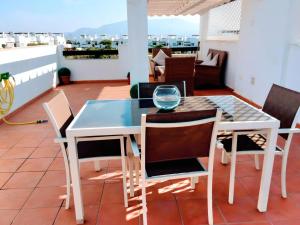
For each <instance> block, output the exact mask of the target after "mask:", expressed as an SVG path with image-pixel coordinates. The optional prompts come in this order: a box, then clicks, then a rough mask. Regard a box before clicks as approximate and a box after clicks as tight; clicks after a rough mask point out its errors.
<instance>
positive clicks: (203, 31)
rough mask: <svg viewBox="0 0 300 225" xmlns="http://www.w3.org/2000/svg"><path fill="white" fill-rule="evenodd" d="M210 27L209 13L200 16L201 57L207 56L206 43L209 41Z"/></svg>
mask: <svg viewBox="0 0 300 225" xmlns="http://www.w3.org/2000/svg"><path fill="white" fill-rule="evenodd" d="M208 25H209V11H207V12H206V13H204V14H202V15H201V16H200V55H201V56H202V57H204V56H205V55H206V53H207V52H206V51H205V48H204V46H205V41H206V40H207V34H208Z"/></svg>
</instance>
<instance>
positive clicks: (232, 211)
mask: <svg viewBox="0 0 300 225" xmlns="http://www.w3.org/2000/svg"><path fill="white" fill-rule="evenodd" d="M60 89H63V90H64V91H65V93H66V95H67V97H68V98H69V100H70V103H71V107H72V109H74V111H75V112H78V111H79V109H80V108H81V106H82V105H83V104H84V102H85V100H86V99H122V98H128V97H129V94H128V93H129V85H127V84H125V83H124V82H123V83H105V84H103V83H89V84H72V85H69V86H63V87H59V88H56V89H54V90H52V91H51V92H48V93H47V94H45V95H43V96H42V97H40V98H38V99H37V100H35V101H34V102H33V103H31V104H29V105H27V106H26V107H25V108H23V109H22V110H21V111H19V112H17V113H16V114H15V115H14V116H13V117H12V118H10V119H11V120H13V121H27V120H34V119H36V118H46V117H47V115H46V113H45V112H44V110H43V109H42V107H41V104H42V103H43V102H45V101H48V100H50V99H51V98H52V97H53V96H54V95H55V94H56V93H57V92H58V91H59V90H60ZM195 94H196V95H213V94H217V95H220V94H232V93H231V92H230V91H229V90H211V91H197V92H195ZM41 130H42V131H43V132H41ZM0 133H1V137H0V188H1V190H0V215H1V216H0V224H1V225H8V224H13V225H21V224H22V225H23V224H24V225H25V224H26V225H27V224H28V225H29V224H30V225H41V224H43V225H51V224H55V225H58V224H61V225H69V224H76V220H75V216H74V206H73V203H71V209H69V210H65V209H64V203H65V171H64V164H63V158H62V155H61V153H60V148H59V146H58V145H57V144H55V143H54V142H53V139H54V137H55V133H54V132H53V128H52V126H51V124H50V123H47V124H41V125H28V126H9V125H5V124H2V125H1V126H0ZM299 143H300V136H299V135H296V136H295V137H294V139H293V144H292V147H291V152H290V159H289V164H288V171H287V174H288V175H287V186H288V192H289V196H288V198H287V199H283V198H281V196H280V193H281V191H280V168H281V159H280V158H276V159H275V165H274V172H273V178H272V184H271V192H270V200H269V201H270V202H269V209H268V212H266V213H260V212H258V211H257V210H256V209H255V204H256V201H257V194H258V190H259V179H260V171H257V170H256V169H255V167H254V166H253V159H252V158H251V157H249V156H244V157H238V163H237V182H236V201H235V203H234V204H233V205H229V204H228V203H227V193H228V182H229V179H228V177H229V172H230V167H229V166H223V165H222V164H221V163H220V157H221V151H217V154H216V159H215V160H216V162H215V169H214V170H215V171H214V173H215V174H214V189H213V195H214V219H215V224H224V225H225V224H226V225H233V224H235V225H237V224H251V225H252V224H253V225H254V224H255V225H259V224H264V225H288V224H297V223H298V221H299V220H300V215H299V210H300V204H299V198H300V188H299V186H300V183H299V182H300V176H299V175H297V174H298V173H299V172H300V167H299V164H298V161H299V159H300V151H299V150H300V149H299V148H300V145H299ZM101 166H102V171H101V172H95V171H94V170H93V164H92V163H85V164H83V165H82V166H81V179H82V185H83V187H82V189H83V198H84V204H85V205H86V207H85V213H86V223H85V224H89V225H96V224H97V225H106V224H107V225H112V224H116V225H117V224H118V225H119V224H136V225H137V224H140V225H141V224H142V217H141V199H140V196H139V195H137V196H136V197H134V198H131V199H130V200H129V207H128V208H127V209H125V208H124V206H123V203H122V202H123V197H122V179H121V174H122V171H121V164H120V163H119V162H116V161H106V162H102V164H101ZM205 183H206V179H200V182H199V184H197V185H196V189H195V190H192V189H190V184H189V180H188V179H181V180H175V181H172V182H170V181H168V182H163V183H161V184H159V185H155V186H153V187H149V188H148V190H147V201H148V207H149V216H148V220H149V224H154V225H156V224H165V225H166V224H170V225H171V224H172V225H174V224H178V225H179V224H180V225H183V224H185V225H191V224H207V216H206V197H205V196H206V185H205ZM137 192H138V193H139V190H138V189H137ZM162 221H163V222H162Z"/></svg>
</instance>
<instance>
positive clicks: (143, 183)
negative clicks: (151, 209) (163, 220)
mask: <svg viewBox="0 0 300 225" xmlns="http://www.w3.org/2000/svg"><path fill="white" fill-rule="evenodd" d="M142 207H143V225H147V222H148V221H147V202H146V182H145V180H144V179H142Z"/></svg>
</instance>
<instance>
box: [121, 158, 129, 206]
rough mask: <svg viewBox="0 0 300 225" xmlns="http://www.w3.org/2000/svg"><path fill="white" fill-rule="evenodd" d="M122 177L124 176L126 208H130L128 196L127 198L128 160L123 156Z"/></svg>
mask: <svg viewBox="0 0 300 225" xmlns="http://www.w3.org/2000/svg"><path fill="white" fill-rule="evenodd" d="M121 160H122V175H123V192H124V205H125V208H127V207H128V196H127V183H126V176H127V169H126V158H125V157H124V156H122V159H121Z"/></svg>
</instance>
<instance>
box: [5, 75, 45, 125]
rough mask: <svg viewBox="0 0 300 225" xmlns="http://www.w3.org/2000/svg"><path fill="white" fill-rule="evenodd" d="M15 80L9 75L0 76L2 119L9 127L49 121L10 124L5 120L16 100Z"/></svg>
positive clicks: (40, 121)
mask: <svg viewBox="0 0 300 225" xmlns="http://www.w3.org/2000/svg"><path fill="white" fill-rule="evenodd" d="M14 90H15V79H14V77H13V76H11V75H10V74H9V73H2V74H0V118H1V117H2V118H1V119H2V120H3V122H5V123H6V124H8V125H28V124H38V123H45V122H47V120H34V121H28V122H10V121H8V120H6V119H5V117H4V116H5V115H7V114H8V113H9V111H10V110H11V107H12V105H13V102H14V99H15V92H14Z"/></svg>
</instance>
